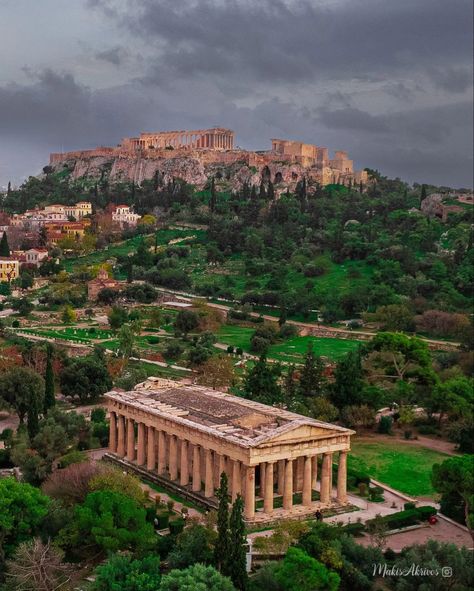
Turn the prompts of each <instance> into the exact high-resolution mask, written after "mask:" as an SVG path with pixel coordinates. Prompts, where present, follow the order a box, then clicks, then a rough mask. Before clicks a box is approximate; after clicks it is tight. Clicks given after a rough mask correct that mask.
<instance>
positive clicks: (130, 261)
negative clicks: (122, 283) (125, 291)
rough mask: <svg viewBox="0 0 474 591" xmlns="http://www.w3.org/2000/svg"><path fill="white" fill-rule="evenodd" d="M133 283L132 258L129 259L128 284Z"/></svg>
mask: <svg viewBox="0 0 474 591" xmlns="http://www.w3.org/2000/svg"><path fill="white" fill-rule="evenodd" d="M132 281H133V261H132V257H129V258H128V261H127V283H132Z"/></svg>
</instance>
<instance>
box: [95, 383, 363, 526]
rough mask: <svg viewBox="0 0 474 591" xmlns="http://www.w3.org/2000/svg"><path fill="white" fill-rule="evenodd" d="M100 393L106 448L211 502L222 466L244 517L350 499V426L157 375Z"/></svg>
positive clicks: (274, 516) (299, 512) (277, 515)
mask: <svg viewBox="0 0 474 591" xmlns="http://www.w3.org/2000/svg"><path fill="white" fill-rule="evenodd" d="M105 397H106V399H107V402H108V409H109V412H110V443H109V449H110V455H111V457H113V458H114V459H116V460H118V461H121V462H123V463H125V464H127V465H129V466H130V467H133V468H136V469H140V470H142V471H143V470H146V472H147V473H148V474H150V475H154V476H155V477H156V478H157V479H158V480H159V481H160V482H162V483H163V484H165V485H166V483H167V482H168V483H169V484H170V485H173V487H174V488H176V487H179V489H181V490H182V491H183V493H188V494H189V495H194V498H196V497H198V498H199V499H200V500H201V501H202V502H203V503H204V504H209V506H215V490H216V488H217V486H218V485H219V480H220V475H221V473H222V472H225V473H226V474H227V476H228V479H229V485H230V486H229V488H230V493H231V495H232V499H233V500H234V499H235V498H236V496H237V495H239V494H240V495H242V497H243V499H244V504H245V512H244V513H245V519H246V521H248V522H257V523H259V522H270V521H274V520H278V519H287V518H295V517H299V516H304V515H309V514H311V513H314V511H315V510H316V509H317V508H326V507H329V506H333V505H336V506H337V505H345V504H347V491H346V472H347V454H348V452H349V450H350V437H351V435H352V434H353V433H354V431H351V430H350V429H345V428H343V427H339V426H337V425H332V424H329V423H323V422H321V421H317V420H315V419H311V418H308V417H304V416H302V415H297V414H295V413H291V412H288V411H285V410H281V409H278V408H274V407H271V406H266V405H263V404H259V403H256V402H253V401H250V400H246V399H243V398H239V397H236V396H232V395H230V394H226V393H223V392H216V391H215V390H211V389H209V388H206V387H204V386H196V385H184V384H181V383H178V382H173V381H170V380H164V379H161V378H149V379H148V380H147V381H146V382H143V383H141V384H138V385H137V386H135V388H134V389H133V390H132V391H130V392H123V391H115V390H112V391H111V392H108V393H107V394H105ZM334 460H337V469H335V470H333V462H334ZM333 474H335V477H334V480H335V482H334V487H333Z"/></svg>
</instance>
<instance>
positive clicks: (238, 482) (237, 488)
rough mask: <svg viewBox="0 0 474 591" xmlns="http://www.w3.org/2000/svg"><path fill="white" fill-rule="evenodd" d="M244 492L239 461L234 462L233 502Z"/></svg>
mask: <svg viewBox="0 0 474 591" xmlns="http://www.w3.org/2000/svg"><path fill="white" fill-rule="evenodd" d="M241 491H242V476H241V474H240V462H239V460H233V461H232V502H234V501H235V499H236V498H237V495H239V494H240V493H241Z"/></svg>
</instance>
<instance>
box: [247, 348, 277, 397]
mask: <svg viewBox="0 0 474 591" xmlns="http://www.w3.org/2000/svg"><path fill="white" fill-rule="evenodd" d="M280 373H281V368H280V366H279V365H278V364H273V365H269V364H268V363H267V359H266V356H265V355H261V356H260V359H259V360H258V361H257V362H256V363H255V365H254V366H253V367H252V368H251V369H250V370H249V371H248V372H247V374H246V375H245V378H244V383H243V393H244V396H245V397H246V398H250V399H251V400H256V401H257V402H262V403H263V404H275V403H277V402H282V401H283V394H282V391H281V387H280V385H279V383H278V379H279V377H280Z"/></svg>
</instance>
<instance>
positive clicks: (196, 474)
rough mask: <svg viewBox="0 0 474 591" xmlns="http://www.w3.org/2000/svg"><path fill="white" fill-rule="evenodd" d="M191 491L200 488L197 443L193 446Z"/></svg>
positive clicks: (199, 460)
mask: <svg viewBox="0 0 474 591" xmlns="http://www.w3.org/2000/svg"><path fill="white" fill-rule="evenodd" d="M192 488H193V492H199V491H200V490H201V452H200V450H199V446H198V445H194V446H193V487H192Z"/></svg>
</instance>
